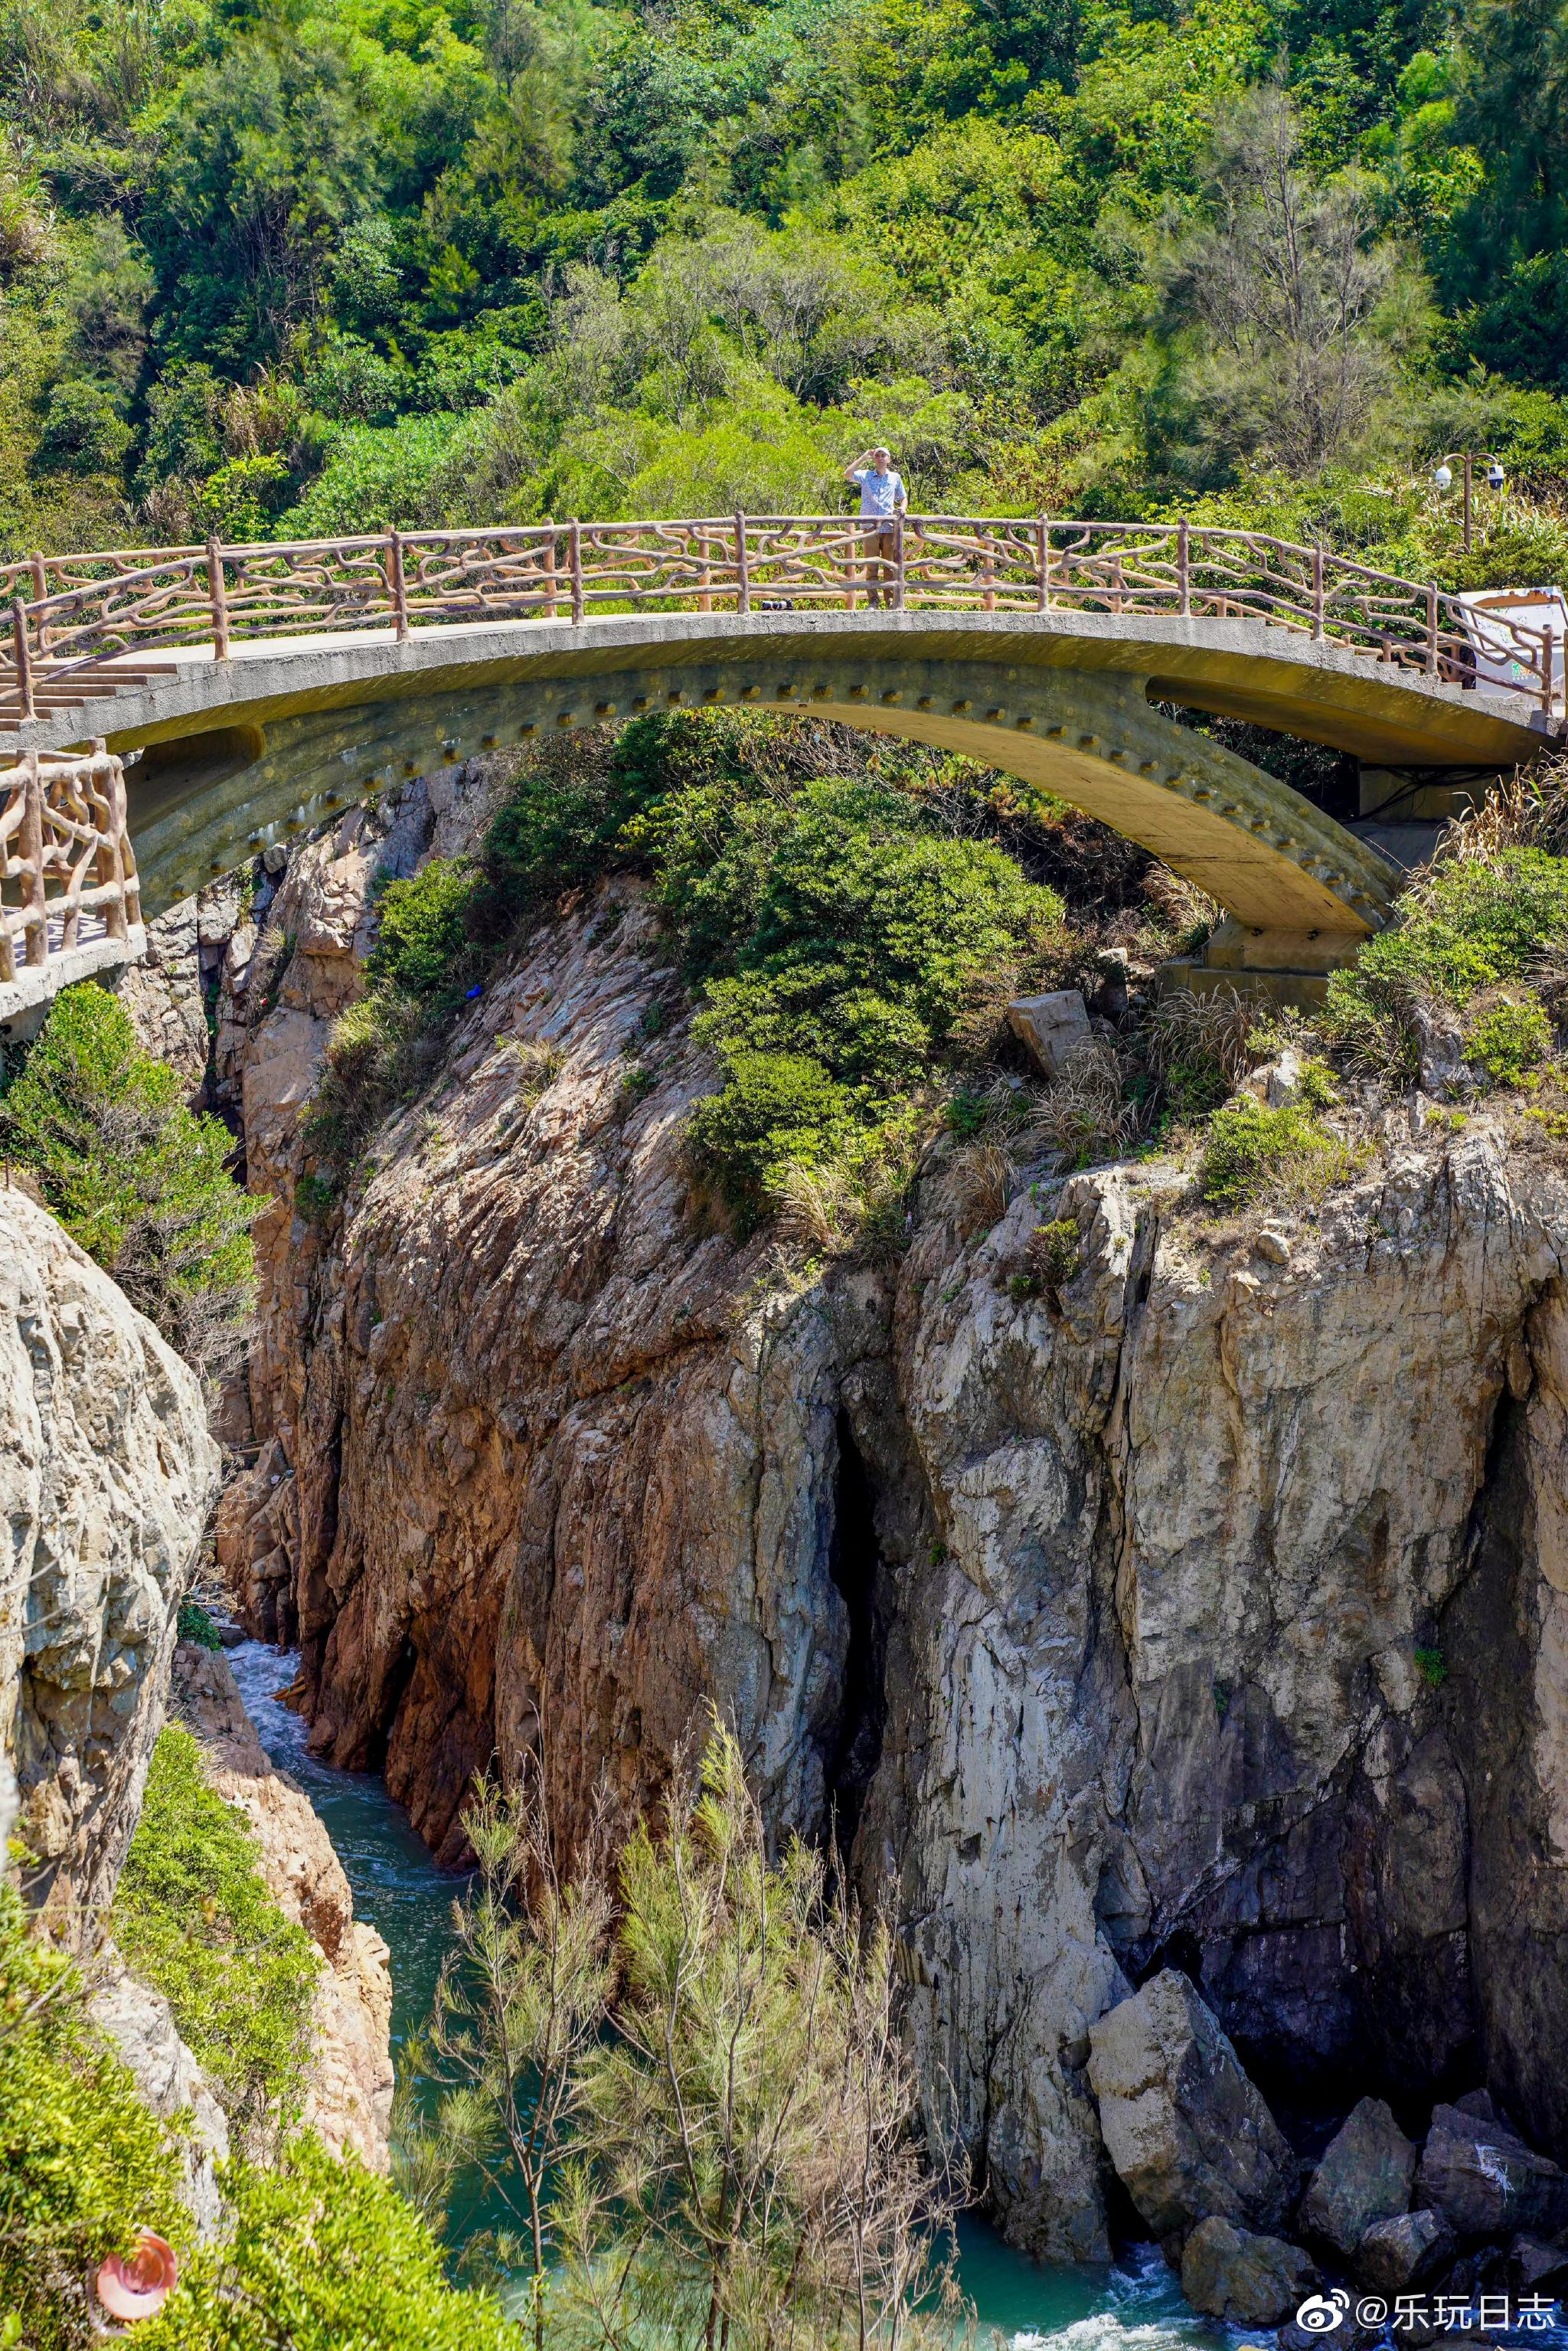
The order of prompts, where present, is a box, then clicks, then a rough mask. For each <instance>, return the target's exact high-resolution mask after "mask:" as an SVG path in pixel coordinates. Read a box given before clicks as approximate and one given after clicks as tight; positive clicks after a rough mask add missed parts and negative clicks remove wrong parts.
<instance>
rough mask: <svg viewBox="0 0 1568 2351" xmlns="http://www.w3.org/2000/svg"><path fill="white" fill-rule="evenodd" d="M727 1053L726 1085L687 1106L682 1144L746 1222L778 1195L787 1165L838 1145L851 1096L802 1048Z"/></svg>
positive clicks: (812, 1161) (827, 1155) (823, 1156)
mask: <svg viewBox="0 0 1568 2351" xmlns="http://www.w3.org/2000/svg"><path fill="white" fill-rule="evenodd" d="M725 1058H726V1063H727V1077H726V1082H725V1085H724V1087H723V1088H722V1090H721V1091H720V1092H718V1093H716V1094H710V1095H709V1096H708V1098H707V1100H706V1102H699V1103H698V1104H697V1107H696V1109H695V1111H694V1112H693V1113H692V1118H691V1123H690V1125H689V1127H688V1129H687V1137H688V1147H689V1149H690V1151H691V1154H692V1156H693V1158H694V1160H695V1163H696V1165H697V1166H698V1167H699V1168H701V1169H702V1170H704V1171H705V1172H706V1173H707V1174H709V1175H711V1176H712V1177H713V1179H714V1182H715V1184H716V1187H717V1189H718V1191H719V1193H720V1195H721V1196H722V1197H723V1199H724V1200H725V1201H726V1202H727V1205H728V1206H729V1207H731V1208H733V1209H734V1210H735V1211H736V1212H737V1214H738V1215H739V1216H740V1217H741V1219H742V1221H743V1223H745V1222H749V1221H751V1220H752V1219H754V1218H755V1217H757V1216H758V1215H759V1214H760V1213H761V1212H762V1210H763V1208H764V1207H766V1206H767V1205H768V1203H769V1202H770V1201H771V1200H772V1199H773V1198H774V1197H775V1196H776V1195H777V1192H778V1188H779V1184H780V1183H781V1181H782V1179H783V1175H784V1172H785V1170H786V1169H787V1168H788V1167H789V1166H790V1165H792V1164H794V1165H800V1166H803V1167H811V1166H817V1165H821V1164H822V1163H823V1162H825V1161H827V1160H829V1159H831V1158H832V1157H833V1156H834V1155H836V1154H837V1153H838V1152H840V1151H841V1150H842V1149H843V1147H844V1145H845V1144H846V1143H847V1142H848V1141H849V1138H850V1135H851V1133H852V1125H853V1118H854V1103H853V1098H852V1095H851V1094H850V1092H848V1090H847V1088H845V1087H843V1086H841V1085H838V1084H836V1083H835V1081H833V1079H831V1077H830V1076H829V1075H828V1072H827V1071H826V1070H824V1069H823V1067H822V1065H821V1062H820V1061H813V1060H811V1058H810V1056H809V1055H808V1054H804V1053H748V1052H747V1051H745V1050H737V1051H732V1052H730V1053H728V1054H727V1055H726V1057H725Z"/></svg>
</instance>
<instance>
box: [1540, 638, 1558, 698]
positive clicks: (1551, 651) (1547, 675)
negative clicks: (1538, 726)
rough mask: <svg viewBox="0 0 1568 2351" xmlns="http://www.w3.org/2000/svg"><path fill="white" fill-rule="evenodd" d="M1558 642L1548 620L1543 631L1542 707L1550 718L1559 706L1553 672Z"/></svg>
mask: <svg viewBox="0 0 1568 2351" xmlns="http://www.w3.org/2000/svg"><path fill="white" fill-rule="evenodd" d="M1556 643H1557V640H1556V637H1555V635H1554V633H1553V632H1552V623H1551V622H1550V621H1548V622H1547V623H1546V626H1545V627H1544V629H1542V632H1541V707H1542V710H1544V711H1545V713H1546V716H1548V718H1550V717H1551V716H1552V714H1553V712H1554V711H1555V709H1556V707H1557V695H1556V691H1555V688H1556V679H1555V677H1554V674H1553V671H1554V667H1555V662H1556Z"/></svg>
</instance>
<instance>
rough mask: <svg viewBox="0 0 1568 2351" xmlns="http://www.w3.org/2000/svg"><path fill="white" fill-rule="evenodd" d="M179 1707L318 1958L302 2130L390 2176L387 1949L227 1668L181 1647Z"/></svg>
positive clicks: (218, 1659) (272, 1886)
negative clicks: (259, 1733) (358, 1912)
mask: <svg viewBox="0 0 1568 2351" xmlns="http://www.w3.org/2000/svg"><path fill="white" fill-rule="evenodd" d="M171 1702H172V1708H173V1710H174V1711H175V1712H176V1713H177V1714H178V1715H179V1717H180V1719H181V1720H182V1721H183V1722H184V1723H185V1724H186V1725H187V1727H188V1728H189V1729H191V1730H192V1731H193V1732H194V1734H195V1736H196V1738H197V1740H198V1741H199V1742H200V1744H201V1748H202V1752H203V1756H204V1761H205V1765H206V1771H207V1778H208V1780H209V1781H210V1782H211V1784H212V1785H213V1787H214V1788H215V1789H216V1790H217V1792H218V1793H219V1795H220V1796H223V1797H224V1798H225V1799H226V1801H227V1802H229V1803H231V1804H234V1805H235V1806H236V1807H237V1809H238V1810H239V1811H240V1812H242V1813H244V1814H245V1816H246V1820H247V1821H248V1822H249V1823H250V1827H251V1830H252V1832H253V1834H254V1835H255V1837H256V1846H257V1849H258V1856H259V1866H260V1870H261V1874H262V1876H263V1877H264V1878H265V1879H266V1881H267V1888H268V1890H269V1892H270V1893H271V1895H272V1896H273V1898H274V1900H275V1901H276V1902H277V1905H278V1907H279V1908H280V1909H281V1910H282V1912H283V1914H284V1916H285V1917H287V1918H289V1919H291V1920H292V1921H293V1922H294V1924H295V1925H296V1926H299V1927H303V1928H304V1929H305V1931H306V1933H307V1934H308V1936H309V1937H310V1939H311V1941H312V1942H313V1943H314V1944H315V1945H316V1947H317V1949H318V1950H319V1952H320V1954H321V1958H322V1961H323V1965H322V1969H321V1973H320V1976H319V1980H318V1983H317V1990H316V2014H315V2020H314V2023H315V2034H314V2045H313V2049H312V2053H311V2059H310V2064H309V2069H308V2076H307V2083H306V2095H305V2107H304V2113H303V2116H302V2119H303V2120H304V2122H305V2123H306V2124H307V2125H308V2126H309V2127H310V2128H311V2129H313V2130H315V2131H318V2132H319V2134H320V2136H321V2137H322V2138H323V2139H324V2140H325V2141H326V2143H327V2145H328V2146H329V2147H330V2148H331V2149H332V2151H333V2153H334V2154H335V2155H340V2154H342V2153H343V2152H344V2150H345V2149H348V2150H350V2151H351V2152H352V2153H353V2154H355V2155H357V2156H358V2157H359V2158H360V2159H361V2162H363V2163H366V2164H368V2165H369V2166H370V2167H371V2170H372V2171H384V2170H385V2169H386V2168H387V2128H388V2125H389V2123H390V2121H391V2118H392V2054H391V2046H390V2042H391V2031H392V1977H391V1974H390V1972H389V1970H388V1966H387V1947H386V1945H385V1943H384V1942H383V1941H382V1938H381V1937H380V1936H379V1935H378V1934H377V1933H376V1930H375V1928H373V1927H368V1926H366V1925H365V1923H364V1922H363V1920H362V1919H357V1918H356V1917H354V1906H353V1897H352V1896H351V1895H350V1891H349V1881H348V1879H347V1878H346V1877H345V1876H344V1875H343V1866H342V1864H341V1863H340V1860H339V1859H338V1856H337V1855H336V1853H335V1852H334V1851H333V1849H332V1841H331V1839H330V1838H329V1835H328V1834H327V1832H326V1830H325V1829H324V1828H323V1826H322V1825H321V1823H320V1821H319V1819H318V1818H317V1815H316V1813H315V1810H314V1808H313V1807H312V1805H311V1802H310V1800H309V1798H308V1796H307V1795H306V1793H305V1792H304V1790H303V1789H302V1788H300V1787H298V1785H297V1784H296V1782H294V1781H292V1780H291V1779H290V1778H289V1777H288V1774H287V1772H286V1771H276V1770H275V1769H274V1768H273V1766H272V1764H271V1763H270V1762H269V1761H268V1760H267V1755H266V1753H265V1752H264V1750H263V1749H262V1745H261V1741H260V1740H259V1739H258V1738H257V1737H256V1726H255V1725H254V1723H253V1722H252V1721H251V1719H250V1717H249V1716H248V1715H247V1714H246V1709H245V1701H244V1699H243V1698H241V1696H240V1693H239V1689H238V1687H237V1686H236V1685H235V1677H234V1676H233V1674H232V1673H231V1672H230V1670H229V1667H228V1664H227V1661H226V1660H225V1657H224V1656H222V1655H221V1654H220V1653H219V1652H216V1651H214V1650H211V1649H204V1648H198V1647H196V1646H194V1645H193V1644H191V1643H182V1644H181V1646H179V1647H178V1648H177V1649H176V1650H175V1652H174V1668H173V1677H172V1692H171Z"/></svg>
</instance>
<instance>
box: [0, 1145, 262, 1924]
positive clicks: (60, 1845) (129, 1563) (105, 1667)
mask: <svg viewBox="0 0 1568 2351" xmlns="http://www.w3.org/2000/svg"><path fill="white" fill-rule="evenodd" d="M218 1471H219V1461H218V1449H217V1447H216V1446H215V1444H214V1442H213V1439H212V1437H210V1436H209V1434H208V1431H207V1421H206V1414H205V1411H204V1407H203V1403H202V1395H201V1390H200V1387H199V1384H198V1383H197V1381H196V1377H195V1374H193V1372H191V1371H190V1370H189V1369H188V1368H187V1367H186V1365H185V1364H183V1363H182V1362H181V1361H180V1359H179V1357H178V1356H177V1355H175V1354H174V1353H172V1351H171V1350H170V1349H169V1348H168V1347H167V1346H165V1344H164V1343H163V1341H162V1339H161V1338H160V1337H159V1336H158V1333H157V1332H155V1331H154V1330H153V1328H152V1324H151V1323H150V1322H147V1321H146V1320H145V1319H144V1318H143V1317H142V1316H141V1315H140V1314H138V1313H137V1312H136V1311H135V1309H134V1308H133V1307H132V1306H131V1304H130V1302H129V1301H128V1300H127V1299H126V1298H125V1297H124V1296H123V1294H122V1293H121V1292H120V1290H119V1289H117V1288H116V1286H115V1284H114V1283H113V1282H112V1281H111V1280H110V1279H109V1277H108V1275H107V1274H105V1273H102V1272H100V1271H99V1268H98V1267H97V1266H96V1265H94V1264H93V1263H92V1261H91V1259H89V1258H88V1257H86V1256H85V1255H84V1254H83V1252H82V1251H81V1250H80V1249H78V1248H77V1246H76V1244H75V1243H74V1242H73V1241H71V1240H69V1239H68V1238H67V1236H66V1235H65V1233H64V1232H62V1231H61V1229H60V1228H59V1226H58V1225H57V1223H56V1222H55V1219H54V1218H53V1217H51V1216H50V1215H49V1214H48V1213H47V1210H45V1209H44V1208H41V1207H38V1206H37V1203H36V1202H35V1201H34V1200H32V1199H31V1198H29V1197H28V1196H27V1195H26V1193H24V1192H22V1191H20V1190H16V1189H0V1515H3V1516H4V1519H5V1525H6V1528H7V1530H8V1540H7V1541H6V1543H5V1548H4V1551H3V1552H0V1747H4V1748H5V1750H6V1751H7V1752H8V1753H9V1755H10V1756H11V1757H12V1758H13V1759H14V1762H15V1768H16V1779H17V1782H18V1783H19V1787H20V1791H21V1814H20V1819H19V1822H18V1825H17V1834H19V1835H20V1837H21V1838H22V1840H23V1842H24V1844H26V1848H27V1850H28V1854H29V1856H30V1858H29V1862H28V1864H27V1868H26V1877H27V1880H28V1887H29V1894H30V1896H31V1898H32V1899H33V1900H35V1901H37V1902H40V1903H43V1904H45V1905H46V1906H47V1907H48V1908H49V1909H50V1910H51V1911H53V1912H54V1913H56V1914H57V1915H59V1916H60V1917H71V1918H73V1919H75V1920H76V1921H77V1922H78V1923H79V1924H80V1925H81V1926H82V1927H83V1928H84V1930H85V1931H86V1932H87V1933H88V1934H89V1935H90V1933H91V1931H92V1928H93V1923H94V1921H95V1919H96V1917H97V1916H98V1914H99V1912H100V1911H101V1910H102V1909H103V1907H105V1906H106V1904H107V1902H108V1900H109V1897H110V1895H111V1893H112V1891H113V1887H114V1882H115V1879H116V1877H117V1876H118V1875H119V1871H120V1863H121V1861H122V1860H123V1858H124V1855H125V1848H126V1846H127V1844H129V1843H130V1839H131V1830H132V1829H133V1828H134V1826H135V1824H136V1816H137V1813H138V1811H139V1810H140V1807H141V1791H142V1787H143V1784H144V1782H145V1780H146V1773H147V1763H148V1758H149V1756H150V1755H151V1753H152V1741H153V1740H154V1739H155V1738H156V1736H157V1733H158V1728H159V1724H160V1722H161V1720H162V1708H163V1702H164V1696H165V1691H166V1687H167V1680H168V1665H169V1658H170V1654H171V1652H172V1648H173V1645H174V1617H175V1612H176V1609H177V1607H178V1604H179V1601H180V1599H181V1597H182V1595H183V1593H184V1590H185V1588H186V1584H187V1581H188V1572H189V1569H190V1567H191V1564H192V1561H193V1556H194V1553H195V1550H196V1546H197V1544H198V1543H199V1542H200V1541H201V1538H202V1532H203V1528H204V1522H205V1519H206V1513H207V1509H208V1506H209V1503H210V1502H211V1500H212V1498H213V1495H214V1492H215V1490H216V1487H217V1481H218Z"/></svg>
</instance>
